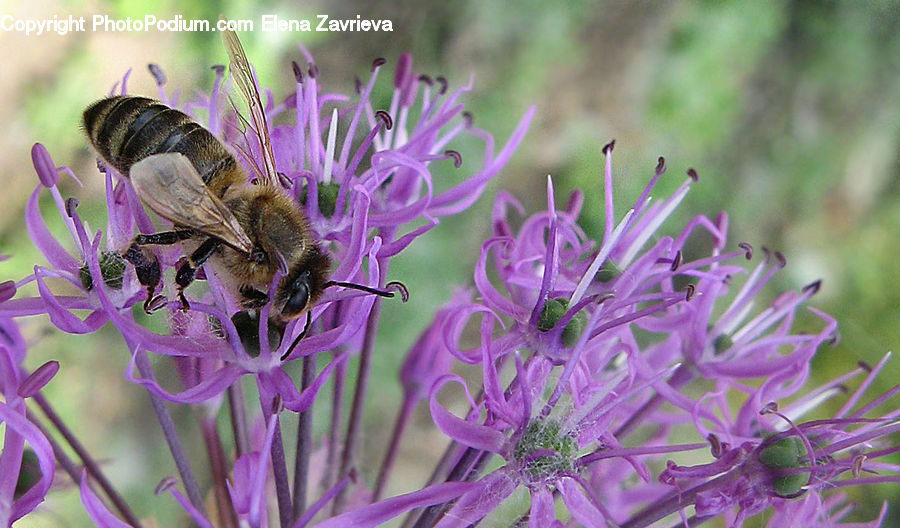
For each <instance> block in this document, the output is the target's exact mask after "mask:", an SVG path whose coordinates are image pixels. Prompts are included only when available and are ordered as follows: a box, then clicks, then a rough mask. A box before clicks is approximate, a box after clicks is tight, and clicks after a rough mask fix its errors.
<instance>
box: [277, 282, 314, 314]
mask: <svg viewBox="0 0 900 528" xmlns="http://www.w3.org/2000/svg"><path fill="white" fill-rule="evenodd" d="M307 304H309V274H308V273H304V274H302V275H300V276H299V277H297V280H295V281H294V284H292V285H291V296H290V297H289V298H288V300H287V302H286V303H285V304H284V309H283V310H282V313H284V315H287V316H292V315H297V314H299V313H300V312H301V311H303V309H304V308H306V305H307Z"/></svg>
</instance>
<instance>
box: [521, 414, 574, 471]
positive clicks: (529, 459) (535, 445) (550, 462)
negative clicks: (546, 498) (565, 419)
mask: <svg viewBox="0 0 900 528" xmlns="http://www.w3.org/2000/svg"><path fill="white" fill-rule="evenodd" d="M536 451H553V452H554V454H552V455H551V454H546V455H538V456H533V454H534V453H535V452H536ZM577 454H578V442H576V441H575V439H574V438H572V437H571V436H569V435H568V434H566V433H562V432H561V431H560V425H559V423H557V422H555V421H553V420H546V421H533V422H531V423H530V424H528V427H527V428H526V429H525V432H524V433H523V434H522V437H521V438H519V441H518V442H516V447H515V448H514V449H513V457H514V458H515V459H516V460H517V461H519V462H520V464H521V466H522V468H523V469H524V471H525V472H526V473H527V474H528V476H529V477H530V478H532V479H540V478H545V477H548V476H551V475H555V474H558V473H561V472H566V471H572V469H573V467H574V460H575V455H577Z"/></svg>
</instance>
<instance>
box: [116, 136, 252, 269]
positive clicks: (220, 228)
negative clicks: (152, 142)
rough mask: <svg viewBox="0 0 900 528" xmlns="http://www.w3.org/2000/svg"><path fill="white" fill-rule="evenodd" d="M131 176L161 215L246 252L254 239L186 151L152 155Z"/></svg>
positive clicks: (144, 199) (148, 202) (141, 193)
mask: <svg viewBox="0 0 900 528" xmlns="http://www.w3.org/2000/svg"><path fill="white" fill-rule="evenodd" d="M129 179H130V180H131V184H132V185H134V188H135V190H136V191H137V193H138V196H140V198H141V199H142V200H143V201H144V203H146V204H147V206H148V207H150V209H152V210H153V212H155V213H156V214H158V215H159V216H161V217H163V218H165V219H167V220H169V221H171V222H172V223H174V224H178V225H182V226H185V227H189V228H191V229H194V230H196V231H200V232H202V233H205V234H207V235H211V236H214V237H216V238H219V239H221V240H222V241H223V242H225V243H226V244H228V245H229V246H232V247H234V248H235V249H238V250H240V251H243V252H245V253H250V252H251V251H252V250H253V242H251V241H250V237H248V236H247V233H246V232H244V229H243V228H242V227H241V225H240V224H239V223H238V221H237V218H235V216H234V214H232V212H231V211H230V210H229V209H228V207H226V206H225V204H224V203H222V200H220V199H219V198H218V197H217V196H216V195H214V194H213V193H211V192H210V190H209V188H208V187H207V186H206V185H205V184H204V183H203V180H202V179H201V178H200V174H199V173H197V169H196V168H194V166H193V165H192V164H191V162H190V161H189V160H188V159H187V157H186V156H184V155H183V154H179V153H177V152H169V153H165V154H154V155H152V156H148V157H146V158H144V159H142V160H141V161H139V162H137V163H135V164H134V165H132V166H131V170H130V171H129Z"/></svg>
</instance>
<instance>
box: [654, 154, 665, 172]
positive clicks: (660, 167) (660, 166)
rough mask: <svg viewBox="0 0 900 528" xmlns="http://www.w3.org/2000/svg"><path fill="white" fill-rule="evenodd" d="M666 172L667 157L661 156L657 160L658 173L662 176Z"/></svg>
mask: <svg viewBox="0 0 900 528" xmlns="http://www.w3.org/2000/svg"><path fill="white" fill-rule="evenodd" d="M664 172H666V158H664V157H662V156H660V157H659V159H658V160H657V162H656V174H657V176H661V175H662V174H663V173H664Z"/></svg>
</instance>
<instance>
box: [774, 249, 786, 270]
mask: <svg viewBox="0 0 900 528" xmlns="http://www.w3.org/2000/svg"><path fill="white" fill-rule="evenodd" d="M775 260H777V261H778V267H779V268H783V267H785V266H787V258H785V256H784V254H783V253H782V252H781V251H776V252H775Z"/></svg>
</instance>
